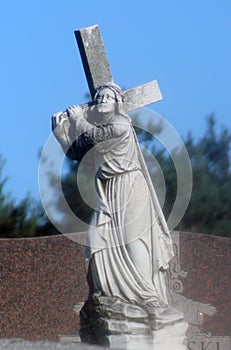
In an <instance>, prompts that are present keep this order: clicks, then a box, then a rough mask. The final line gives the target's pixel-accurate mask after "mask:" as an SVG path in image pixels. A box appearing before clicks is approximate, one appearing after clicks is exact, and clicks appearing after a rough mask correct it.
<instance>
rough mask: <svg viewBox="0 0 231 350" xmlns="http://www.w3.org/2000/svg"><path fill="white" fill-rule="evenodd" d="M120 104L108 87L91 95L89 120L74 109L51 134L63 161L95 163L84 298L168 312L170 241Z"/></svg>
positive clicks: (58, 119) (118, 93) (60, 116)
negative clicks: (115, 300) (99, 296)
mask: <svg viewBox="0 0 231 350" xmlns="http://www.w3.org/2000/svg"><path fill="white" fill-rule="evenodd" d="M123 101H124V95H123V92H122V90H121V89H120V87H119V86H117V85H116V84H114V83H107V84H104V85H103V86H100V87H98V89H97V90H96V94H95V96H94V105H95V107H94V108H95V111H94V115H95V118H93V119H94V120H89V119H88V118H87V117H86V115H85V113H84V111H83V110H82V108H81V107H79V106H76V105H74V106H71V107H69V108H67V110H66V112H65V113H62V112H59V113H56V114H55V115H54V116H53V132H54V134H55V136H56V138H57V139H58V141H59V142H60V144H61V145H62V147H63V150H64V152H65V153H66V154H67V156H68V157H70V158H71V159H73V160H77V161H79V162H81V161H84V159H86V157H87V155H90V156H88V157H87V158H88V161H89V159H91V162H92V164H93V165H94V166H95V186H96V190H97V194H98V198H97V205H96V207H95V210H94V212H93V216H92V219H91V223H90V226H89V230H88V249H87V256H86V266H87V280H88V284H89V290H90V292H89V293H90V295H93V294H94V293H98V292H100V293H101V294H102V295H104V296H113V297H118V298H120V299H121V300H123V301H125V302H129V303H133V304H136V305H140V306H143V307H147V308H158V309H159V310H162V311H163V310H165V311H166V310H169V311H170V310H172V309H171V308H170V307H169V304H168V298H167V291H166V286H165V274H166V270H167V268H168V263H169V261H170V259H171V258H172V256H173V248H172V240H171V236H170V233H169V230H168V227H167V224H166V221H165V218H164V215H163V213H162V210H161V207H160V205H159V202H158V198H157V195H156V193H155V190H154V188H153V185H152V182H151V179H150V175H149V173H148V170H147V167H146V164H145V161H144V158H143V155H142V153H141V150H140V146H139V143H138V140H137V137H136V134H135V131H134V128H133V126H132V123H131V119H130V117H129V116H128V115H127V114H126V113H125V112H124V109H123ZM170 314H171V311H170Z"/></svg>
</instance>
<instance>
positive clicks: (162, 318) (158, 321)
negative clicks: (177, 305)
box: [80, 294, 187, 350]
mask: <svg viewBox="0 0 231 350" xmlns="http://www.w3.org/2000/svg"><path fill="white" fill-rule="evenodd" d="M151 310H152V312H151ZM168 311H169V312H162V311H161V309H160V310H158V312H156V311H155V309H153V308H147V309H145V308H144V307H141V306H138V305H133V304H130V303H126V302H124V301H122V300H121V299H118V298H115V297H104V296H101V295H98V294H97V295H94V296H93V297H91V298H89V299H88V300H87V301H86V302H85V304H84V306H83V308H82V309H81V311H80V338H81V341H82V342H86V343H89V344H98V345H103V346H107V347H109V348H112V349H113V348H114V349H123V350H125V349H129V350H140V349H143V350H154V349H155V350H169V349H171V350H183V349H186V348H185V347H184V345H183V343H184V338H185V333H186V330H187V323H185V322H184V321H183V316H182V314H181V313H180V312H178V311H177V310H174V309H169V310H168ZM174 311H175V313H174Z"/></svg>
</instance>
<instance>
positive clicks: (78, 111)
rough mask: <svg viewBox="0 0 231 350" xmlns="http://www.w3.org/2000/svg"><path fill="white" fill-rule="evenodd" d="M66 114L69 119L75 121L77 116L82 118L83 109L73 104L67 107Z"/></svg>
mask: <svg viewBox="0 0 231 350" xmlns="http://www.w3.org/2000/svg"><path fill="white" fill-rule="evenodd" d="M67 115H68V117H69V118H70V119H71V121H76V119H77V118H83V110H82V108H81V107H80V106H77V105H73V106H70V107H68V108H67Z"/></svg>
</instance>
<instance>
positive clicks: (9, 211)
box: [0, 156, 38, 238]
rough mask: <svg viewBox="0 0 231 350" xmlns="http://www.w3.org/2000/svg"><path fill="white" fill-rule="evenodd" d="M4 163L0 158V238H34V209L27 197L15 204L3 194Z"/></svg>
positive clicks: (35, 219) (36, 223) (4, 182)
mask: <svg viewBox="0 0 231 350" xmlns="http://www.w3.org/2000/svg"><path fill="white" fill-rule="evenodd" d="M4 163H5V161H4V160H3V158H2V157H1V156H0V237H1V238H14V237H29V236H34V235H35V232H36V228H37V225H38V222H37V217H36V207H35V205H34V203H33V201H32V199H31V198H30V197H29V196H27V197H26V198H25V199H23V200H22V201H21V202H20V203H18V204H16V203H15V201H14V200H13V199H12V198H11V196H10V195H9V194H6V193H5V191H4V186H5V184H6V182H7V178H5V177H3V168H4Z"/></svg>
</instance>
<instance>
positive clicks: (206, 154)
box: [0, 115, 231, 238]
mask: <svg viewBox="0 0 231 350" xmlns="http://www.w3.org/2000/svg"><path fill="white" fill-rule="evenodd" d="M158 128H160V126H156V133H158V132H159V131H160V130H159V129H158ZM136 132H137V135H138V139H139V141H140V143H141V144H142V145H144V147H145V148H146V149H148V150H149V151H150V152H151V153H152V154H153V155H154V156H155V158H156V159H157V161H158V163H159V164H160V166H161V169H162V171H163V173H164V179H165V186H166V200H165V203H164V207H163V211H164V214H165V216H166V218H168V215H169V213H170V212H171V208H172V206H173V203H174V201H175V197H176V189H177V185H176V184H177V178H176V172H175V168H174V164H173V161H172V159H171V157H170V156H169V154H167V153H166V151H165V150H164V149H161V148H160V147H158V146H157V145H156V142H155V140H154V138H153V136H152V135H150V134H148V133H147V132H145V131H143V130H139V129H136ZM184 143H185V146H186V148H187V150H188V153H189V157H190V160H191V165H192V171H193V190H192V195H191V200H190V203H189V206H188V208H187V210H186V213H185V215H184V217H183V219H182V220H181V222H180V223H179V224H178V226H177V227H176V228H175V229H176V230H181V231H190V232H198V233H199V232H200V233H206V234H212V235H217V236H225V237H231V214H230V212H231V164H230V145H231V133H230V131H229V130H228V128H227V127H222V128H220V130H217V125H216V120H215V117H214V115H210V116H209V117H208V118H207V125H206V130H205V132H204V135H203V136H202V137H201V138H199V139H198V140H195V139H194V138H193V136H192V135H191V133H189V134H188V135H187V137H186V138H185V139H184ZM146 162H147V165H148V168H149V172H150V175H151V177H152V178H153V181H154V184H155V175H156V169H155V167H152V166H151V165H150V164H151V163H150V164H149V159H148V157H147V158H146ZM67 167H68V171H67V172H66V173H65V175H64V176H63V178H62V188H63V193H64V195H65V198H66V200H67V202H68V204H69V205H70V207H71V209H72V210H73V212H74V213H75V214H76V215H77V216H78V217H79V218H81V220H82V224H80V225H79V227H77V228H76V231H79V232H81V231H84V230H85V229H86V227H87V225H86V224H87V223H89V220H90V217H91V213H92V209H91V208H90V207H89V206H88V205H87V204H86V203H85V201H84V200H83V199H82V197H81V195H80V193H79V189H78V187H77V186H76V176H77V172H78V167H79V164H78V163H77V162H76V161H71V160H67ZM3 170H4V160H3V158H2V157H1V158H0V237H1V238H11V237H12V238H13V237H29V236H44V235H54V234H59V232H58V230H57V229H56V228H55V227H54V225H53V224H52V223H51V222H50V221H49V219H48V218H47V217H46V214H45V212H44V210H43V208H42V206H41V204H40V203H35V201H34V200H33V199H32V198H30V197H29V196H27V197H26V198H25V199H24V200H22V201H21V202H20V203H19V204H16V203H15V201H14V200H13V199H11V197H10V196H9V195H8V194H6V193H5V191H4V185H5V183H6V181H7V179H6V177H4V175H3ZM88 174H89V169H85V172H82V174H81V178H82V184H83V186H85V187H86V188H87V189H88V191H87V192H88V196H89V198H90V197H91V196H92V188H91V186H90V182H89V179H88ZM50 185H51V186H52V187H53V188H54V190H55V188H56V185H57V178H56V176H55V175H54V174H53V175H52V174H50ZM157 192H158V191H157ZM54 204H55V208H56V210H57V212H60V213H61V214H62V218H63V221H68V220H69V219H67V216H66V215H67V213H66V212H65V208H64V207H63V205H62V200H61V198H60V197H59V196H58V195H57V196H56V197H55V198H54ZM85 223H86V224H85ZM69 226H70V227H73V224H72V223H71V222H70V223H69ZM70 231H71V230H70Z"/></svg>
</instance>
